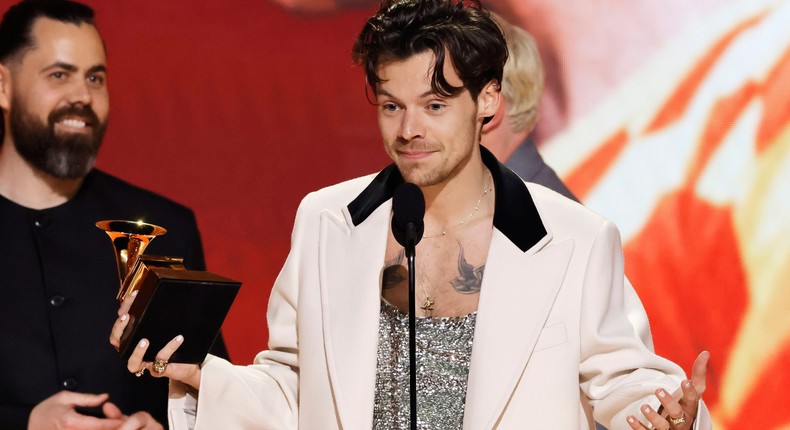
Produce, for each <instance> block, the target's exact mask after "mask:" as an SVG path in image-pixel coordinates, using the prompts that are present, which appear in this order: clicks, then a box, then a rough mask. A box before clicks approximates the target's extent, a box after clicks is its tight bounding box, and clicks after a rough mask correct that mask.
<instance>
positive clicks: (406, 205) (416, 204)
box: [392, 182, 425, 247]
mask: <svg viewBox="0 0 790 430" xmlns="http://www.w3.org/2000/svg"><path fill="white" fill-rule="evenodd" d="M424 216H425V198H424V197H423V195H422V191H420V188H419V187H418V186H416V185H414V184H412V183H409V182H405V183H403V184H401V185H399V186H398V188H396V189H395V194H394V195H393V196H392V235H393V236H395V240H397V241H398V243H399V244H401V246H404V247H405V246H406V244H407V243H409V242H411V244H412V245H413V246H416V245H417V243H418V242H419V241H420V239H422V234H423V232H424V231H425V224H423V221H422V219H423V217H424Z"/></svg>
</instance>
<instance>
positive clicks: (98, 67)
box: [88, 64, 107, 73]
mask: <svg viewBox="0 0 790 430" xmlns="http://www.w3.org/2000/svg"><path fill="white" fill-rule="evenodd" d="M96 72H103V73H107V66H105V65H104V64H97V65H95V66H93V67H91V68H90V69H88V73H96Z"/></svg>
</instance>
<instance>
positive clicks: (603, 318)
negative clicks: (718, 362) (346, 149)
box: [112, 0, 711, 430]
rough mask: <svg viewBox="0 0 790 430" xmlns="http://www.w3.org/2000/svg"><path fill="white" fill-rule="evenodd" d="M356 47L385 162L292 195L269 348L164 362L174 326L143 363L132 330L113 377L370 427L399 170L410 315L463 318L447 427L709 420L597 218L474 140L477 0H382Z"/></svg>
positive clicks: (496, 37) (492, 37) (306, 425)
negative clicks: (411, 287)
mask: <svg viewBox="0 0 790 430" xmlns="http://www.w3.org/2000/svg"><path fill="white" fill-rule="evenodd" d="M354 57H355V59H356V61H357V62H358V63H359V64H362V65H364V66H365V70H366V74H367V80H368V83H369V84H370V85H371V87H372V88H373V90H374V93H375V97H376V105H377V109H378V121H379V127H380V129H381V133H382V138H383V141H384V146H385V150H386V151H387V152H388V154H389V156H390V157H391V158H392V159H393V161H394V164H392V165H391V166H389V167H387V168H385V169H384V170H383V171H381V172H380V173H378V174H377V175H375V176H367V177H363V178H358V179H354V180H351V181H347V182H344V183H342V184H338V185H335V186H331V187H328V188H325V189H323V190H320V191H317V192H315V193H312V194H309V195H308V196H307V197H306V198H305V199H304V200H303V201H302V203H301V205H300V207H299V210H298V212H297V215H296V221H295V224H294V230H293V234H292V244H291V252H290V254H289V256H288V258H287V260H286V262H285V265H284V267H283V269H282V271H281V273H280V275H279V277H278V279H277V281H276V283H275V286H274V288H273V290H272V295H271V298H270V301H269V311H268V323H269V349H268V350H266V351H263V352H261V353H260V354H259V355H258V356H257V357H256V359H255V364H253V365H251V366H233V365H231V364H230V363H228V362H227V361H224V360H221V359H218V358H214V357H209V358H208V359H207V360H206V361H205V362H204V363H203V365H202V366H200V367H198V366H195V365H185V364H178V363H172V364H167V359H169V358H170V356H171V354H172V353H173V351H175V350H176V349H177V348H178V347H179V345H180V344H181V343H182V342H184V341H186V342H188V341H189V340H188V339H183V338H181V337H180V336H179V337H176V338H175V339H173V341H171V342H170V343H169V344H168V345H167V346H166V347H165V348H163V349H162V350H161V351H159V352H158V353H157V361H156V362H155V363H154V364H152V363H146V362H143V361H142V358H143V356H144V353H145V350H146V348H147V344H146V343H145V342H141V344H140V345H139V347H138V348H136V349H135V351H134V352H133V353H132V355H131V357H130V359H129V363H128V369H129V371H130V372H141V371H142V369H147V370H148V371H149V372H151V373H152V374H153V375H154V376H158V377H169V378H170V380H171V393H170V398H171V401H170V411H169V412H170V424H171V428H174V429H181V428H195V429H198V430H200V429H216V428H232V429H276V430H282V429H322V430H323V429H347V430H348V429H370V428H371V427H372V426H373V423H374V422H376V419H377V418H378V417H377V416H376V412H374V411H375V410H377V408H376V406H380V405H378V404H377V398H378V395H379V394H381V393H380V387H378V384H377V377H378V376H380V374H381V372H382V371H383V370H382V366H380V362H379V360H382V358H384V359H386V357H382V356H381V355H379V351H378V349H377V347H378V345H379V343H380V342H381V341H382V333H381V332H380V328H379V321H380V316H381V315H382V314H381V309H382V300H386V301H387V302H389V303H390V304H393V305H394V306H395V307H397V308H399V309H400V310H401V312H403V310H404V305H403V304H404V303H406V302H407V289H406V282H405V281H404V280H403V279H402V278H399V277H398V276H393V275H392V273H393V271H392V270H390V269H395V271H396V272H397V270H398V269H400V268H401V266H402V263H401V260H402V259H401V258H400V257H399V256H400V255H401V252H402V249H403V248H402V247H401V246H400V245H399V244H398V243H397V242H396V241H395V240H394V237H393V235H392V233H391V231H390V222H391V213H392V196H393V193H394V190H395V189H396V188H397V187H398V186H399V185H400V184H402V183H403V182H411V183H414V184H416V185H417V186H418V187H419V188H420V190H421V191H422V193H423V194H424V197H425V203H426V211H425V216H424V224H425V235H424V236H423V240H422V241H420V242H419V244H418V245H417V249H416V253H417V256H418V259H417V261H418V262H417V265H416V270H415V273H416V275H415V278H416V283H417V291H418V294H417V295H418V297H417V300H418V302H420V303H425V305H424V306H423V307H421V308H420V311H418V312H417V313H416V314H417V315H416V316H418V317H426V316H430V317H435V318H443V317H454V316H463V315H471V314H474V315H476V323H475V326H474V329H473V344H472V349H471V358H470V361H469V364H468V374H467V377H466V387H465V390H464V391H463V399H461V400H462V401H463V404H464V409H463V416H462V417H458V416H456V417H448V418H456V419H458V423H459V427H461V428H463V429H465V430H480V429H523V428H537V429H592V428H594V421H598V422H600V423H602V424H604V425H606V426H607V427H608V428H610V429H611V430H614V429H627V428H632V429H646V428H650V427H651V426H652V427H654V428H660V429H669V428H672V429H682V430H686V429H690V428H696V429H708V428H710V427H711V424H710V419H709V414H708V413H707V411H706V410H705V407H704V404H703V403H702V402H701V401H700V396H701V394H702V392H703V391H704V384H705V363H706V359H707V354H702V355H701V359H700V360H698V363H697V364H695V368H694V369H693V371H692V377H691V380H686V379H685V378H686V376H685V374H684V372H683V371H682V369H680V368H679V367H678V366H676V365H674V364H673V363H671V362H669V361H667V360H665V359H663V358H661V357H659V356H657V355H655V354H653V353H652V352H651V351H650V350H649V349H648V348H647V347H646V346H645V344H644V343H643V342H642V341H641V340H640V339H639V337H638V336H637V335H636V334H635V332H634V328H633V326H632V325H631V323H630V322H629V320H628V314H629V312H633V311H635V307H637V306H638V301H633V300H627V297H628V296H629V295H631V294H633V291H631V290H630V287H629V286H624V285H623V280H624V276H623V258H622V251H621V244H620V238H619V234H618V232H617V229H616V228H615V226H614V225H613V224H612V223H611V222H609V221H607V220H606V219H604V218H602V217H600V216H598V215H597V214H594V213H592V212H591V211H589V210H588V209H586V208H585V207H583V206H582V205H580V204H578V203H575V202H572V201H570V200H568V199H566V198H565V197H562V196H560V195H559V194H556V193H554V192H553V191H550V190H548V189H546V188H544V187H542V186H539V185H535V184H529V183H525V182H523V181H522V180H521V179H520V178H519V177H518V176H517V175H516V174H514V173H513V172H512V171H510V170H509V169H507V168H505V167H504V166H502V165H501V164H500V163H499V162H497V161H496V159H495V157H494V156H493V155H492V154H491V153H489V152H488V151H487V150H486V149H484V148H482V147H481V146H480V144H479V142H480V132H481V128H482V126H483V124H484V123H485V122H487V121H488V120H489V119H490V117H491V116H492V115H494V114H495V113H496V112H497V109H498V106H499V96H500V93H499V88H500V86H499V82H501V79H502V67H503V66H504V63H505V61H506V58H507V51H506V48H505V41H504V39H503V37H502V34H501V32H500V31H499V29H498V27H497V25H496V23H494V22H493V21H492V20H491V19H490V18H489V17H488V15H487V14H486V13H485V12H484V11H483V10H481V9H480V8H479V7H478V6H476V5H471V6H463V5H458V4H456V3H455V2H453V1H448V0H407V1H402V0H397V1H396V0H392V1H389V2H385V4H383V5H382V8H381V10H380V11H379V13H378V14H377V15H376V16H374V17H372V18H371V19H370V20H368V22H367V23H366V25H365V27H364V28H363V30H362V33H361V34H360V36H359V38H358V41H357V44H356V46H355V48H354ZM481 188H482V193H481ZM470 210H471V211H470ZM459 220H460V222H459ZM459 286H461V287H462V288H460V287H459ZM127 306H128V303H126V304H124V307H123V308H122V309H121V312H120V313H119V314H120V315H121V317H120V318H119V320H118V322H116V326H115V327H114V329H113V335H112V336H113V342H117V338H118V337H119V335H120V332H121V331H122V329H123V327H124V326H125V321H126V320H127V319H128V318H126V319H125V318H124V316H125V312H126V309H127ZM636 312H637V313H638V312H639V310H636ZM681 386H682V388H679V387H681ZM397 390H399V392H398V393H396V395H399V396H402V395H404V394H408V393H407V392H406V393H404V391H405V390H404V389H403V387H398V388H397ZM418 394H419V393H418ZM379 410H380V408H379ZM418 413H419V404H418ZM398 425H399V426H400V427H401V428H406V427H407V426H408V423H403V422H399V423H398ZM420 428H421V429H423V428H441V429H446V428H447V426H445V425H443V423H442V422H435V423H433V424H432V425H428V426H426V425H425V424H424V423H423V424H420Z"/></svg>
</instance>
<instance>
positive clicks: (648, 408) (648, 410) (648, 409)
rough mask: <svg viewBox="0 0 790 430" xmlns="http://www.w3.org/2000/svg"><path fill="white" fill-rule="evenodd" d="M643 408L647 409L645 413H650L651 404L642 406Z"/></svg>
mask: <svg viewBox="0 0 790 430" xmlns="http://www.w3.org/2000/svg"><path fill="white" fill-rule="evenodd" d="M642 410H643V411H645V413H648V412H650V406H645V407H644V408H642Z"/></svg>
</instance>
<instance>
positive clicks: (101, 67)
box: [42, 61, 107, 73]
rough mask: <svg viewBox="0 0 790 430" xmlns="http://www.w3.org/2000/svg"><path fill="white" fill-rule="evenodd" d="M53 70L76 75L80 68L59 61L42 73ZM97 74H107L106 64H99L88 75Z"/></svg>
mask: <svg viewBox="0 0 790 430" xmlns="http://www.w3.org/2000/svg"><path fill="white" fill-rule="evenodd" d="M53 69H63V70H66V71H68V72H72V73H74V72H76V71H78V70H79V68H78V67H77V66H75V65H73V64H69V63H64V62H62V61H57V62H55V63H52V64H50V65H49V66H47V67H45V68H44V69H42V72H47V71H49V70H53ZM96 72H104V73H106V72H107V66H105V65H104V64H97V65H95V66H93V67H91V68H90V69H88V73H96Z"/></svg>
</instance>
